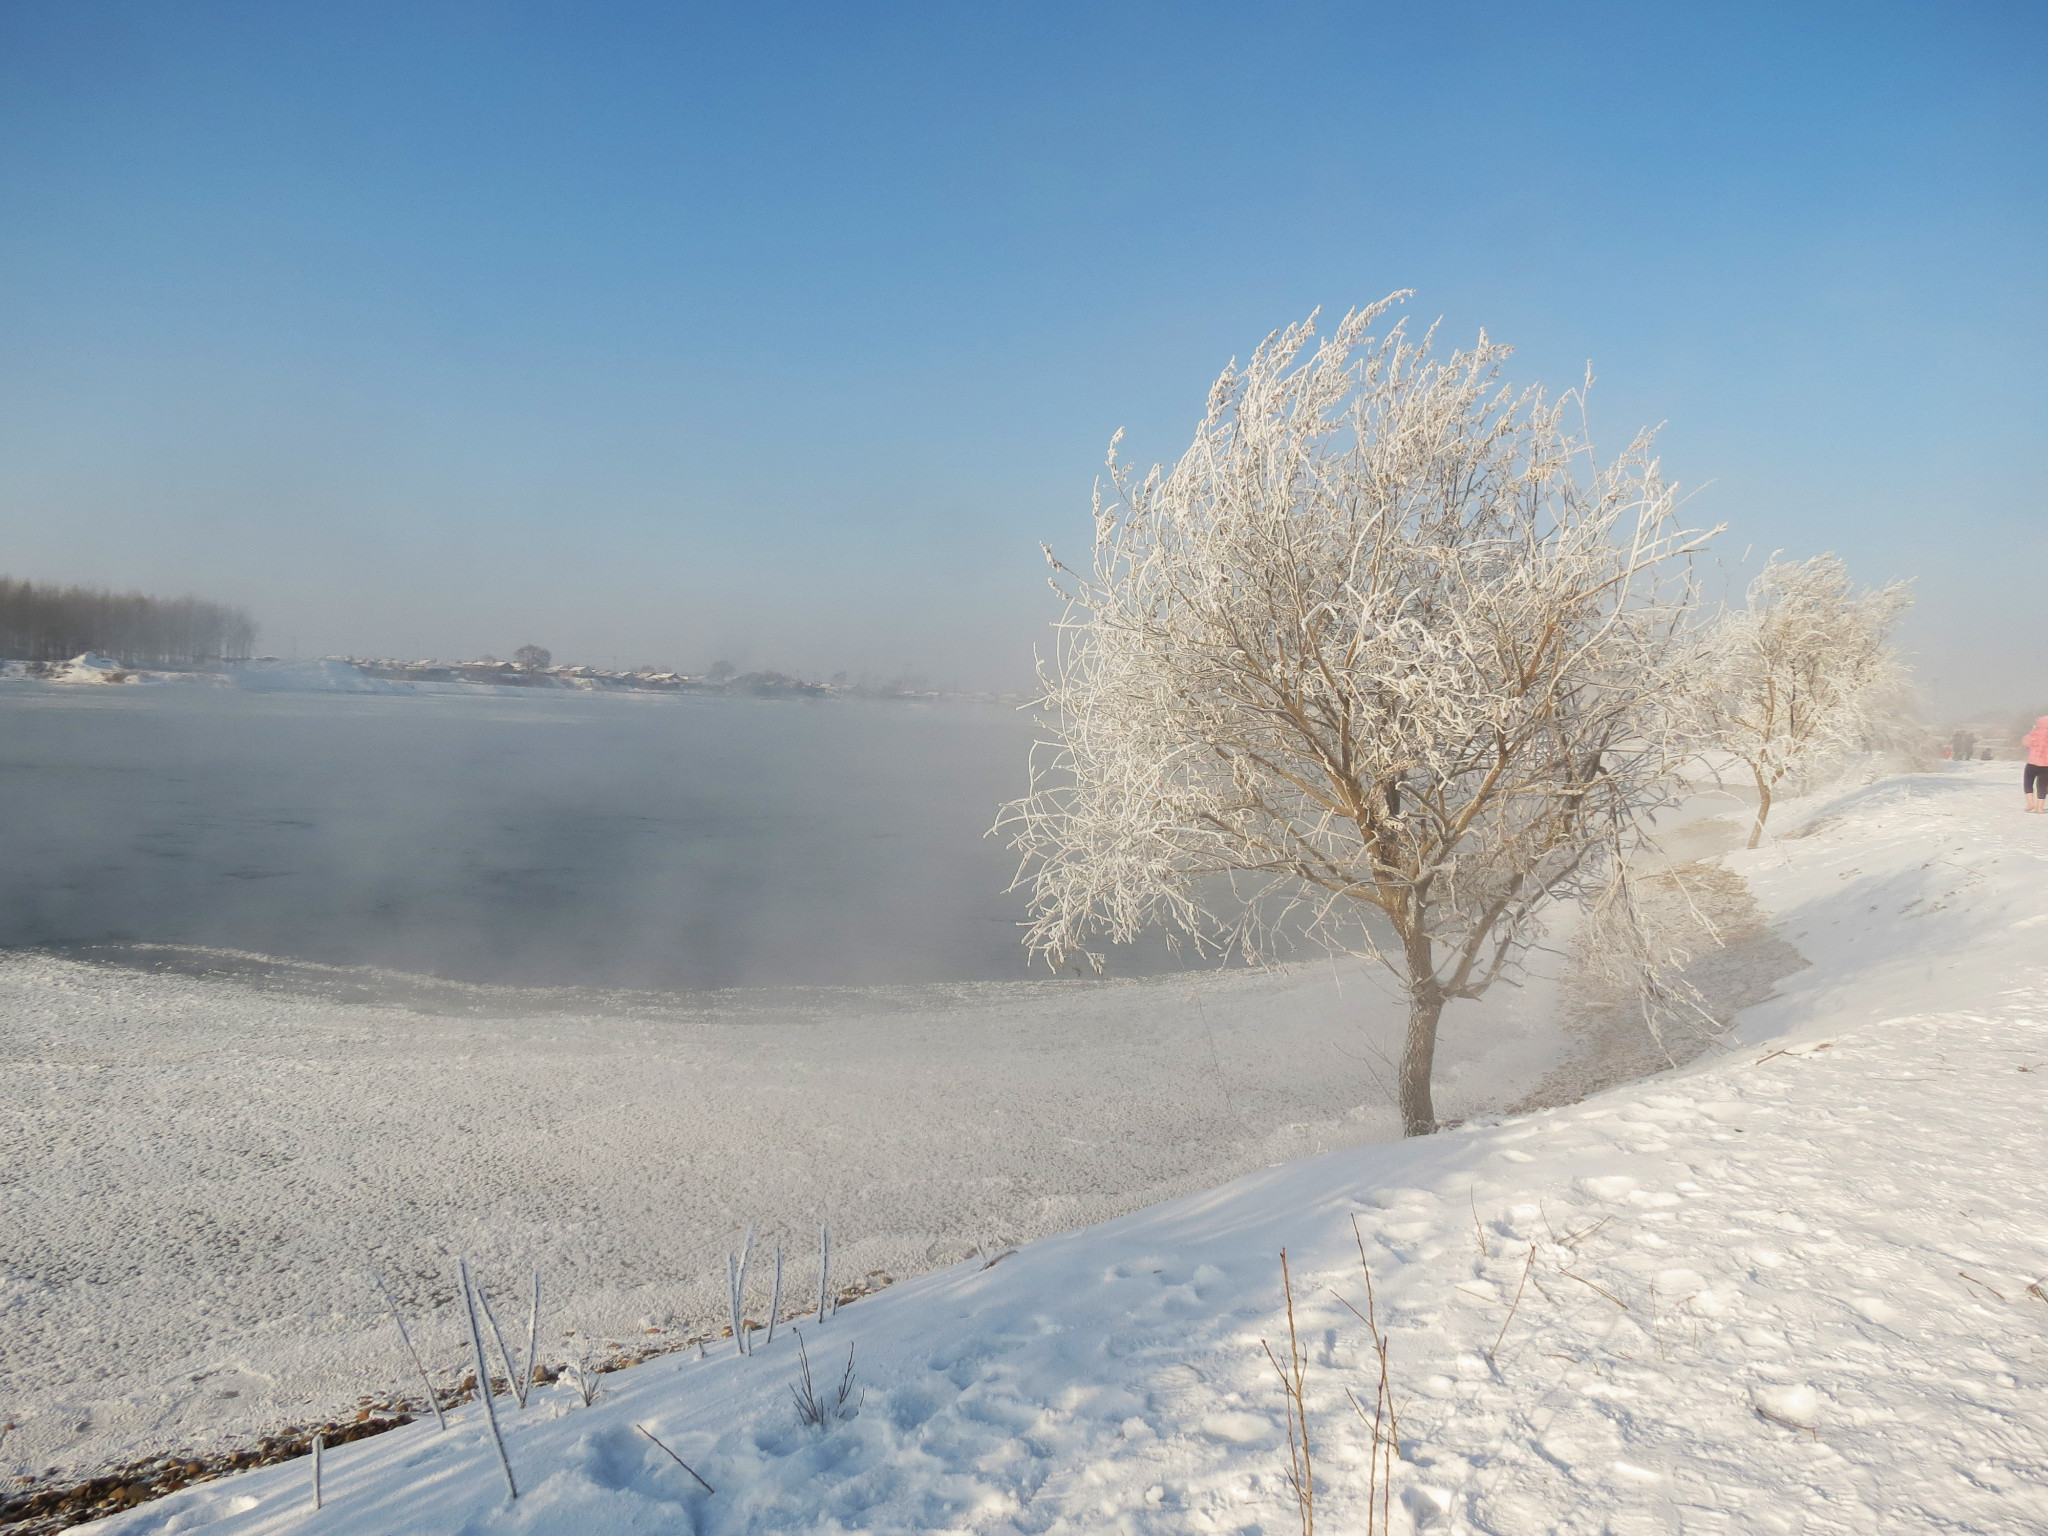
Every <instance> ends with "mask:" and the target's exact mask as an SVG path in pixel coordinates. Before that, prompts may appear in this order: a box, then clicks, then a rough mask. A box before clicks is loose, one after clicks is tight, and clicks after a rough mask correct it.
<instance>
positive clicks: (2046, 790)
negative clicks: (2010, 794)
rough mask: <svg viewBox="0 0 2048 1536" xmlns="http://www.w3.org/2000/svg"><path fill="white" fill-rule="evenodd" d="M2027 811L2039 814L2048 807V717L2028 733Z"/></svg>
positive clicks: (2025, 779) (2024, 781)
mask: <svg viewBox="0 0 2048 1536" xmlns="http://www.w3.org/2000/svg"><path fill="white" fill-rule="evenodd" d="M2023 787H2024V789H2025V791H2026V796H2027V809H2028V810H2029V811H2031V812H2034V813H2035V814H2037V815H2038V814H2039V813H2040V812H2041V810H2042V809H2043V808H2044V807H2048V715H2043V716H2042V717H2041V718H2040V719H2038V720H2036V721H2035V722H2034V728H2033V729H2032V730H2031V731H2029V732H2027V771H2026V776H2025V778H2024V780H2023Z"/></svg>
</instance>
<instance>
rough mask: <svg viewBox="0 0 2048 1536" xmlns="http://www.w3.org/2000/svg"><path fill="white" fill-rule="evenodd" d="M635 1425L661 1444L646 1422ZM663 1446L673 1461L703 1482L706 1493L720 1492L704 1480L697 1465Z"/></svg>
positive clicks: (642, 1432) (657, 1443) (656, 1442)
mask: <svg viewBox="0 0 2048 1536" xmlns="http://www.w3.org/2000/svg"><path fill="white" fill-rule="evenodd" d="M633 1427H634V1428H635V1429H637V1430H639V1431H640V1433H641V1434H643V1435H645V1436H646V1437H647V1438H648V1439H650V1440H654V1443H655V1444H656V1445H661V1442H660V1441H659V1440H655V1439H654V1431H653V1430H651V1429H649V1428H648V1427H647V1426H646V1425H645V1424H635V1425H634V1426H633ZM661 1448H662V1449H663V1450H664V1451H668V1457H669V1460H670V1461H673V1462H674V1463H675V1464H676V1465H677V1466H679V1467H681V1468H682V1469H683V1470H684V1471H685V1472H687V1473H689V1474H690V1476H692V1477H694V1478H696V1479H697V1481H698V1482H699V1483H700V1484H702V1486H703V1489H704V1491H705V1492H706V1493H716V1492H718V1490H717V1489H716V1488H714V1487H712V1486H711V1485H710V1484H709V1483H707V1482H705V1481H704V1477H703V1474H702V1473H700V1472H698V1470H697V1469H696V1468H695V1467H693V1466H691V1465H690V1464H689V1463H688V1462H687V1461H685V1460H683V1458H682V1457H680V1456H678V1455H677V1454H676V1453H675V1452H674V1451H669V1450H668V1447H667V1446H665V1445H661Z"/></svg>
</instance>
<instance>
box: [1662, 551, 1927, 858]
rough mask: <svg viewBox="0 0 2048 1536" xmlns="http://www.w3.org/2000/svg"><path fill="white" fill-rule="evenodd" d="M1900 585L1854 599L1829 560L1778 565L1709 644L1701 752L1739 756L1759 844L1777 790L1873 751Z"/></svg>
mask: <svg viewBox="0 0 2048 1536" xmlns="http://www.w3.org/2000/svg"><path fill="white" fill-rule="evenodd" d="M1912 603H1913V596H1912V593H1911V591H1909V590H1908V587H1907V584H1906V583H1905V582H1903V581H1895V582H1893V583H1892V584H1891V585H1890V586H1887V587H1880V588H1878V589H1876V590H1874V591H1864V592H1858V591H1857V590H1856V587H1855V584H1854V583H1853V582H1852V581H1850V579H1849V569H1848V567H1847V566H1846V565H1845V564H1844V563H1843V562H1842V559H1841V557H1840V556H1839V555H1835V554H1832V553H1830V554H1825V555H1816V556H1814V557H1813V558H1812V559H1811V560H1800V561H1781V560H1779V559H1777V558H1776V557H1775V556H1774V557H1773V558H1772V559H1771V561H1770V563H1769V564H1767V565H1766V566H1765V567H1764V568H1763V570H1762V571H1761V572H1760V573H1759V574H1758V576H1757V578H1756V580H1755V581H1753V582H1751V583H1750V585H1749V604H1748V606H1747V607H1745V608H1741V609H1736V610H1734V611H1732V612H1730V613H1729V614H1728V615H1727V616H1726V617H1725V618H1724V619H1723V620H1722V621H1721V623H1720V624H1719V625H1717V626H1716V627H1715V628H1714V629H1713V630H1712V631H1711V632H1710V634H1709V636H1708V641H1707V647H1706V652H1705V656H1704V664H1703V666H1702V668H1701V671H1702V674H1703V679H1702V681H1703V684H1704V686H1702V687H1701V688H1700V689H1699V691H1698V692H1697V693H1696V695H1695V698H1696V699H1697V700H1698V702H1699V704H1700V705H1701V707H1702V708H1703V709H1704V710H1705V712H1706V726H1705V731H1704V733H1703V735H1704V739H1705V741H1706V743H1707V744H1708V745H1710V746H1713V747H1718V748H1720V749H1721V750H1723V751H1725V752H1729V753H1731V754H1733V755H1734V756H1735V757H1737V758H1739V759H1740V760H1741V761H1742V762H1743V763H1744V764H1745V765H1746V766H1747V767H1748V768H1749V771H1750V774H1751V776H1752V777H1753V778H1754V779H1755V781H1756V793H1757V807H1756V822H1755V824H1754V825H1753V826H1752V827H1751V828H1750V832H1749V846H1750V847H1752V848H1754V847H1756V845H1757V844H1758V843H1759V842H1761V841H1762V839H1763V835H1764V823H1765V822H1767V821H1769V820H1770V816H1771V803H1772V800H1773V799H1774V798H1775V796H1776V794H1777V792H1778V787H1779V785H1780V784H1781V783H1782V782H1783V781H1784V780H1785V779H1786V778H1787V777H1788V776H1789V777H1791V778H1793V779H1795V780H1796V779H1798V778H1801V777H1804V776H1806V775H1808V774H1811V773H1812V772H1813V771H1814V770H1815V769H1817V768H1820V767H1823V766H1825V765H1826V764H1827V763H1828V762H1830V761H1832V760H1834V759H1836V758H1839V757H1840V756H1842V755H1843V754H1844V753H1847V752H1855V751H1864V750H1868V749H1870V748H1873V747H1876V746H1878V745H1879V744H1881V743H1882V741H1883V740H1884V739H1885V737H1886V736H1887V735H1888V734H1889V733H1890V727H1891V726H1892V724H1893V723H1894V721H1895V719H1896V708H1895V706H1896V701H1897V699H1898V696H1899V693H1900V691H1901V689H1902V687H1903V684H1904V680H1905V674H1904V669H1903V668H1902V667H1901V666H1900V663H1899V657H1898V652H1897V651H1895V650H1894V649H1893V648H1892V646H1891V643H1890V641H1891V633H1892V629H1893V627H1894V626H1895V625H1896V624H1897V623H1898V621H1899V618H1900V616H1901V615H1902V614H1904V613H1905V611H1906V610H1907V609H1908V608H1909V607H1911V606H1912Z"/></svg>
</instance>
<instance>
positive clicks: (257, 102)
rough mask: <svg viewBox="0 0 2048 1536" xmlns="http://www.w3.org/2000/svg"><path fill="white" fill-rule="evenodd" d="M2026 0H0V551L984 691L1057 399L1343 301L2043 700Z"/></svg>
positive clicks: (445, 629) (1188, 378)
mask: <svg viewBox="0 0 2048 1536" xmlns="http://www.w3.org/2000/svg"><path fill="white" fill-rule="evenodd" d="M2044 41H2048V8H2044V7H2042V6H2040V5H2038V4H2029V5H2020V4H1968V3H1960V4H1927V5H1887V4H1882V3H1878V4H1857V5H1837V6H1825V5H1786V4H1783V3H1777V4H1771V5H1759V6H1711V5H1710V6H1688V7H1681V6H1668V5H1654V4H1636V5H1627V6H1619V5H1617V6H1594V5H1570V4H1566V5H1561V6H1530V5H1516V6H1503V5H1464V6H1415V5H1403V6H1398V7H1396V6H1388V5H1371V4H1348V5H1337V4H1328V5H1284V4H1266V5H1259V6H1247V5H1231V6H1222V5H1214V6H1207V5H1157V6H1130V5H1106V6H1084V7H1065V6H1055V5H1046V4H1034V5H1028V6H1026V5H1017V6H1004V5H993V4H974V5H956V6H941V5H928V6H881V5H876V6H792V5H781V6H778V5H773V4H751V5H744V6H741V5H728V6H693V5H687V4H659V5H657V4H627V3H611V4H607V3H587V0H586V3H578V4H574V5H571V4H518V3H497V4H469V5H451V4H436V3H431V0H407V3H403V4H378V3H369V0H349V3H347V4H343V5H329V6H314V5H298V4H292V5H278V4H274V3H265V4H214V3H205V0H181V3H178V4H173V5H166V4H162V3H155V0H152V3H120V4H116V3H100V0H10V3H8V4H7V5H5V6H4V7H0V532H4V536H5V537H4V542H0V568H4V569H6V570H9V571H11V572H13V573H16V574H20V575H27V576H37V577H47V578H51V579H58V580H76V581H89V582H95V583H108V584H113V585H117V586H130V585H136V586H142V587H145V588H151V589H158V590H178V591H184V590H196V591H200V592H203V593H207V594H211V595H218V596H222V597H227V598H231V599H235V600H239V601H243V602H246V603H247V604H249V605H250V606H251V607H252V608H253V609H254V610H256V613H257V616H258V617H259V619H260V620H261V621H262V622H263V624H264V628H265V636H266V641H267V643H268V644H269V645H270V646H271V647H273V648H279V649H282V648H286V647H294V648H296V650H298V651H299V652H302V653H310V652H318V651H326V650H334V649H353V650H359V651H363V650H368V651H376V652H379V653H392V652H431V653H438V654H442V655H448V654H451V653H456V652H464V653H474V652H478V651H484V650H491V651H495V652H497V653H498V654H500V655H504V654H506V653H508V652H509V651H510V649H511V648H512V647H514V646H516V645H518V644H520V643H521V642H523V641H527V640H534V641H537V642H539V643H542V644H546V645H550V646H552V647H553V648H554V650H555V651H556V653H557V654H558V655H559V656H561V657H564V658H567V659H578V660H586V661H593V662H596V663H598V664H600V665H602V664H606V663H608V662H609V661H610V660H611V659H612V658H613V657H614V656H617V657H618V658H619V659H620V660H621V661H624V662H627V663H633V662H639V661H662V662H668V663H676V664H682V665H685V666H691V665H703V664H705V663H706V662H708V661H709V660H710V659H712V658H713V657H714V656H720V655H724V656H730V657H732V658H733V659H734V660H737V661H741V662H743V663H751V664H754V665H767V666H780V667H783V668H786V669H791V670H795V669H803V670H806V671H821V672H829V671H832V670H835V669H837V668H839V667H849V668H852V669H854V670H856V671H858V670H862V669H868V670H872V671H876V672H892V671H894V670H895V669H896V668H898V667H900V666H903V665H905V664H908V665H911V666H913V667H916V668H918V669H920V670H923V671H925V672H927V673H929V674H932V675H933V676H934V677H936V678H938V679H940V680H950V681H955V682H958V683H959V684H962V685H988V684H1005V683H1016V682H1018V681H1020V680H1021V678H1022V676H1023V675H1024V670H1025V667H1026V665H1027V662H1028V656H1029V653H1030V649H1031V646H1032V645H1033V644H1034V643H1035V641H1036V640H1037V639H1038V637H1039V634H1040V632H1041V630H1042V626H1043V624H1044V622H1045V620H1046V619H1047V617H1048V616H1049V613H1050V610H1049V607H1048V598H1047V596H1046V594H1045V592H1044V589H1043V586H1042V566H1041V564H1040V562H1039V557H1038V554H1037V549H1036V545H1037V542H1038V541H1039V540H1040V539H1047V540H1050V541H1051V542H1052V543H1053V544H1054V545H1055V546H1056V547H1059V548H1061V549H1062V550H1064V551H1069V552H1072V553H1075V554H1080V553H1082V552H1084V550H1085V541H1086V538H1087V534H1088V522H1087V517H1086V509H1087V500H1088V491H1089V486H1090V483H1091V481H1092V479H1093V477H1094V474H1095V471H1096V469H1097V467H1098V465H1099V463H1100V461H1101V456H1102V451H1103V448H1104V446H1105V444H1106V443H1107V440H1108V438H1109V436H1110V434H1111V432H1112V431H1114V430H1115V429H1116V428H1118V427H1119V426H1123V427H1128V428H1129V429H1130V439H1129V441H1130V445H1131V448H1132V450H1133V451H1134V453H1135V454H1136V455H1137V456H1142V457H1144V458H1147V459H1150V458H1159V457H1171V456H1172V455H1173V454H1175V453H1176V452H1177V451H1178V450H1179V449H1180V448H1181V447H1182V446H1184V443H1185V439H1186V436H1187V433H1188V431H1189V429H1190V428H1191V426H1192V424H1193V422H1194V420H1195V418H1196V417H1197V415H1198V414H1199V411H1200V408H1201V404H1202V400H1203V397H1204V395H1205V393H1206V389H1207V386H1208V383H1209V381H1210V380H1211V379H1212V378H1213V377H1214V375H1215V374H1216V372H1217V371H1218V370H1219V368H1220V367H1221V366H1222V365H1223V363H1224V362H1226V361H1227V360H1228V359H1229V358H1230V357H1231V356H1232V355H1233V354H1238V355H1241V354H1243V353H1246V352H1248V351H1249V350H1250V349H1251V348H1252V346H1254V345H1255V344H1256V343H1257V342H1258V340H1259V339H1260V338H1261V337H1262V336H1263V335H1264V334H1265V333H1266V332H1267V331H1269V330H1270V329H1272V328H1273V327H1275V326H1277V325H1280V324H1283V323H1285V322H1287V321H1289V320H1291V319H1294V318H1297V317H1299V316H1301V315H1303V314H1305V313H1306V312H1307V311H1308V310H1310V309H1311V308H1314V307H1315V306H1318V305H1321V306H1324V307H1325V308H1326V310H1341V309H1342V308H1343V307H1345V306H1346V305H1349V304H1353V303H1357V302H1362V301H1365V300H1369V299H1372V298H1376V297H1378V296H1379V295H1380V294H1382V293H1384V292H1386V291H1388V290H1390V289H1393V288H1397V287H1414V288H1416V289H1417V290H1419V294H1418V298H1417V300H1416V302H1415V306H1414V307H1415V309H1416V310H1417V311H1419V314H1418V318H1420V319H1424V320H1427V319H1431V318H1434V317H1436V316H1438V315H1441V316H1443V317H1444V319H1445V321H1446V324H1447V327H1448V331H1449V334H1450V335H1451V336H1452V337H1453V338H1456V339H1466V338H1469V336H1470V334H1471V333H1472V331H1473V330H1475V329H1476V328H1477V327H1479V326H1481V325H1484V326H1486V327H1487V328H1488V329H1489V330H1491V331H1492V332H1493V333H1495V334H1496V335H1498V336H1500V337H1502V338H1504V339H1506V340H1508V341H1510V342H1513V343H1514V344H1516V345H1517V347H1518V348H1519V352H1518V356H1517V359H1516V364H1517V366H1516V373H1517V376H1518V377H1522V378H1529V379H1542V380H1546V381H1549V382H1552V383H1555V384H1560V385H1563V384H1570V383H1572V382H1574V381H1575V380H1576V379H1577V377H1578V376H1579V374H1580V372H1581V371H1582V369H1583V368H1584V365H1585V362H1586V360H1587V359H1589V358H1590V359H1592V360H1593V363H1594V365H1595V368H1596V371H1597V372H1598V373H1599V375H1600V378H1601V384H1600V388H1599V390H1598V392H1597V395H1596V401H1595V405H1596V414H1597V419H1598V421H1599V422H1600V423H1602V424H1603V425H1604V428H1605V430H1606V432H1607V434H1608V435H1609V436H1610V437H1611V438H1613V439H1616V440H1618V439H1620V438H1621V437H1623V436H1625V435H1626V433H1627V432H1628V431H1629V430H1630V429H1633V428H1634V427H1635V426H1636V425H1637V424H1638V423H1640V422H1643V421H1668V422H1669V423H1670V425H1669V427H1668V429H1667V432H1666V437H1665V460H1666V465H1667V468H1668V470H1669V471H1670V472H1671V473H1672V474H1674V475H1675V476H1676V477H1677V478H1679V479H1681V480H1682V481H1685V482H1687V483H1688V484H1700V483H1703V482H1707V481H1712V482H1713V484H1712V485H1711V487H1710V488H1709V489H1707V490H1706V491H1705V492H1704V493H1703V495H1702V496H1701V499H1700V500H1699V502H1697V503H1696V504H1695V505H1696V510H1697V511H1698V514H1699V516H1700V517H1701V519H1702V520H1706V521H1726V522H1728V523H1729V524H1731V525H1732V526H1731V531H1730V533H1729V535H1728V536H1727V546H1728V554H1729V555H1730V557H1731V558H1732V557H1739V556H1740V555H1741V554H1742V552H1743V550H1744V549H1745V547H1748V546H1752V545H1753V546H1756V547H1757V548H1758V549H1759V550H1760V551H1761V550H1768V549H1770V548H1773V547H1777V546H1784V547H1785V548H1787V549H1788V550H1789V551H1790V552H1791V553H1794V554H1799V555H1804V554H1810V553H1815V552H1818V551H1820V550H1822V549H1828V548H1833V549H1837V550H1839V551H1841V552H1842V553H1843V554H1844V555H1845V556H1847V557H1848V558H1849V560H1850V561H1851V563H1852V565H1853V566H1854V568H1855V569H1856V570H1857V572H1858V573H1859V574H1860V575H1862V576H1863V577H1865V578H1867V579H1869V580H1873V581H1877V580H1883V579H1886V578H1889V577H1892V576H1895V575H1908V576H1914V577H1917V578H1918V579H1919V583H1920V591H1921V606H1920V609H1919V611H1918V614H1917V615H1916V617H1915V620H1914V622H1913V629H1912V634H1911V636H1910V639H1911V640H1912V642H1913V644H1914V645H1915V646H1916V647H1917V648H1918V649H1919V650H1920V651H1921V653H1922V654H1923V666H1924V670H1925V671H1926V673H1927V675H1928V676H1929V678H1930V680H1931V681H1932V682H1933V683H1934V684H1935V685H1936V687H1937V688H1938V689H1939V690H1940V693H1941V696H1942V698H1943V701H1944V702H1945V703H1946V704H1949V705H1951V706H1953V707H1956V708H1963V707H1970V706H1972V705H1974V704H1976V703H1978V702H1980V701H1981V702H1983V703H1987V704H1999V705H2007V704H2010V705H2015V706H2018V705H2024V704H2028V703H2031V702H2033V701H2035V700H2039V701H2042V703H2043V704H2044V705H2048V644H2044V642H2048V623H2044V618H2048V610H2044V605H2043V603H2042V602H2041V601H2040V597H2039V594H2041V593H2042V592H2044V591H2048V535H2044V528H2043V524H2044V519H2048V497H2044V495H2043V492H2042V489H2041V481H2040V478H2039V464H2040V462H2041V457H2042V455H2041V445H2042V441H2043V427H2042V405H2043V388H2044V386H2043V384H2042V381H2041V377H2040V375H2041V369H2042V359H2043V352H2044V348H2043V342H2044V340H2048V336H2044V329H2048V328H2044V304H2043V272H2044V270H2048V255H2044V253H2048V240H2044V235H2048V229H2044V222H2048V221H2044V217H2043V211H2044V210H2043V196H2042V193H2043V177H2044V172H2043V167H2044V165H2048V142H2044V140H2048V133H2044V126H2048V111H2044V100H2048V48H2044Z"/></svg>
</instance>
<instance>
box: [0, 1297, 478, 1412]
mask: <svg viewBox="0 0 2048 1536" xmlns="http://www.w3.org/2000/svg"><path fill="white" fill-rule="evenodd" d="M370 1278H371V1279H372V1280H374V1281H376V1282H377V1289H378V1290H380V1291H383V1292H384V1304H385V1305H386V1306H388V1307H389V1308H390V1309H391V1321H393V1322H394V1323H396V1324H398V1337H399V1338H400V1339H402V1340H403V1341H404V1342H405V1351H406V1353H407V1354H409V1355H411V1356H412V1363H413V1368H414V1369H415V1370H417V1371H418V1372H419V1373H420V1385H421V1386H422V1387H424V1388H426V1391H427V1406H428V1407H429V1408H432V1409H433V1410H434V1423H435V1425H436V1426H437V1427H438V1428H440V1429H444V1430H445V1429H446V1428H447V1427H448V1419H447V1416H446V1415H445V1414H443V1413H442V1412H441V1394H440V1393H438V1392H436V1391H435V1390H434V1383H433V1381H432V1379H431V1378H429V1377H428V1375H427V1363H426V1361H424V1360H422V1359H421V1358H420V1352H419V1351H418V1350H417V1349H415V1348H413V1343H412V1335H411V1334H410V1333H408V1332H407V1331H406V1327H405V1319H404V1318H403V1317H402V1316H400V1315H399V1311H398V1303H397V1301H396V1300H395V1299H393V1297H392V1295H391V1292H390V1290H389V1289H388V1288H387V1287H386V1286H385V1284H384V1277H383V1276H382V1275H380V1274H378V1273H377V1272H376V1271H375V1270H374V1269H373V1270H371V1271H370ZM10 1427H12V1426H10ZM0 1438H4V1437H0Z"/></svg>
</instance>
